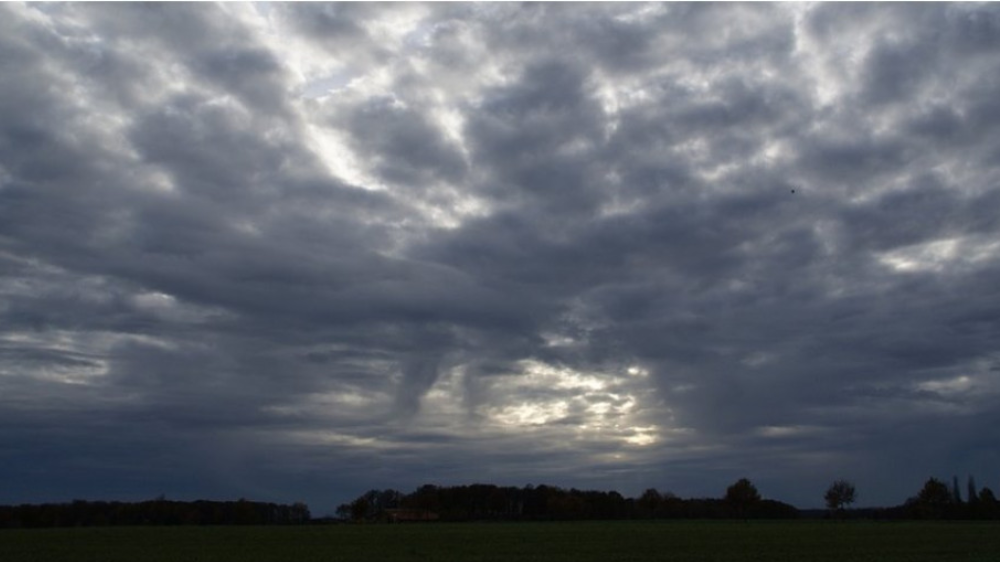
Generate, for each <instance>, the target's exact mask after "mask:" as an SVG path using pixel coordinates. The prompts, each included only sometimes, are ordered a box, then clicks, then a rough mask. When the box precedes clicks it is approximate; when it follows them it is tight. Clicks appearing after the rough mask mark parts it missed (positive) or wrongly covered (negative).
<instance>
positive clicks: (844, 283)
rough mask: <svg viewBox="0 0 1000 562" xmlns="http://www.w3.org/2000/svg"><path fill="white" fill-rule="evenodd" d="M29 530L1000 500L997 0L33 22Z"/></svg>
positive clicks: (21, 355) (25, 440) (379, 8)
mask: <svg viewBox="0 0 1000 562" xmlns="http://www.w3.org/2000/svg"><path fill="white" fill-rule="evenodd" d="M0 75H2V76H3V79H2V80H0V503H18V502H39V501H64V500H70V499H73V498H84V499H126V500H137V499H148V498H151V497H154V496H157V495H159V494H165V495H166V496H167V497H168V498H176V499H196V498H207V499H235V498H238V497H241V496H242V497H247V498H251V499H255V500H268V501H281V502H291V501H297V500H302V501H306V502H307V503H309V505H310V506H311V507H312V508H313V511H314V513H317V514H322V513H329V512H332V510H333V508H334V507H335V506H336V505H337V504H338V503H340V502H343V501H345V500H347V499H350V498H353V497H355V496H357V495H360V494H361V493H362V492H364V491H365V490H367V489H369V488H386V487H394V488H398V489H401V490H403V491H410V490H412V489H414V488H415V487H417V486H418V485H420V484H424V483H435V484H440V485H451V484H462V483H473V482H489V483H496V484H503V485H515V486H523V485H525V484H528V483H532V484H536V485H537V484H540V483H546V484H551V485H558V486H563V487H567V488H568V487H573V486H575V487H580V488H590V489H601V490H612V489H615V490H618V491H619V492H621V493H623V494H624V495H626V496H634V495H638V494H639V493H641V492H642V490H644V489H645V488H649V487H655V488H658V489H660V490H663V491H666V490H670V491H673V492H674V493H676V494H678V495H680V496H682V497H694V496H712V497H719V496H721V495H722V494H723V493H724V490H725V487H726V486H727V485H728V484H731V483H732V482H733V481H735V480H736V479H737V478H739V477H743V476H746V477H749V478H750V479H751V480H753V481H754V482H755V483H756V484H757V486H758V488H759V489H760V491H761V492H762V494H763V495H765V496H766V497H771V498H776V499H780V500H783V501H787V502H790V503H793V504H795V505H797V506H799V507H815V506H820V505H822V495H823V492H824V491H825V489H826V487H827V486H828V485H829V483H830V482H831V481H832V480H833V479H835V478H847V479H850V480H852V481H854V482H855V483H856V485H857V488H858V494H859V498H858V499H859V502H858V503H859V504H860V505H890V504H898V503H901V502H902V501H903V500H905V499H906V498H907V497H908V496H911V495H914V494H915V493H916V492H917V491H918V490H919V488H920V486H921V485H922V483H923V481H924V480H926V479H927V478H928V477H930V476H936V477H939V478H947V479H950V478H951V476H952V475H957V476H959V478H960V479H961V483H962V487H963V490H964V484H965V478H966V476H967V475H969V474H972V475H974V476H975V477H976V480H977V482H978V483H979V485H989V486H990V487H992V488H993V489H994V490H998V489H1000V448H998V443H1000V400H998V399H1000V347H998V342H1000V218H998V216H1000V128H998V125H1000V94H998V92H1000V5H997V4H986V5H972V4H881V5H880V4H861V5H859V4H850V5H846V4H825V5H815V6H813V5H802V4H743V5H722V4H698V5H686V4H665V5H661V4H651V5H649V4H579V5H573V4H530V5H517V4H454V3H450V4H434V5H423V4H393V5H387V4H382V5H377V4H336V5H334V4H327V5H324V4H295V5H285V4H258V5H251V4H224V5H211V4H168V5H151V4H141V5H140V4H118V3H116V4H48V3H46V4H31V5H27V6H25V5H20V4H3V5H0Z"/></svg>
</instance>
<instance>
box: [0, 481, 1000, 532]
mask: <svg viewBox="0 0 1000 562" xmlns="http://www.w3.org/2000/svg"><path fill="white" fill-rule="evenodd" d="M965 488H966V489H965V493H964V496H963V492H962V489H961V487H960V486H959V482H958V478H953V479H952V484H951V486H950V487H949V486H948V485H947V484H945V482H943V481H941V480H938V479H937V478H930V479H928V480H927V481H926V482H925V483H924V486H923V487H922V488H921V489H920V491H919V492H918V493H917V494H916V495H915V496H913V497H911V498H909V499H907V500H906V501H905V502H904V503H903V504H901V505H898V506H894V507H880V508H863V509H849V508H848V506H849V505H850V504H852V503H854V501H855V499H856V498H857V495H858V494H857V491H856V489H855V486H854V484H853V483H851V482H849V481H847V480H836V481H834V482H833V484H831V485H830V487H829V488H828V489H827V490H826V493H825V494H824V496H823V497H824V500H825V501H826V505H827V508H828V509H827V510H805V511H800V510H798V509H796V508H795V507H793V506H791V505H789V504H787V503H783V502H780V501H777V500H772V499H766V498H763V497H761V495H760V493H759V492H758V490H757V488H756V486H754V485H753V483H752V482H750V480H748V479H746V478H741V479H739V480H737V481H736V482H735V483H733V484H732V485H730V486H729V487H728V488H726V491H725V494H724V495H723V496H722V497H720V498H689V499H683V498H680V497H678V496H677V495H675V494H673V493H671V492H661V491H659V490H656V489H655V488H649V489H647V490H646V491H644V492H643V493H642V494H641V495H640V496H639V497H637V498H626V497H624V496H622V495H621V494H619V493H618V492H615V491H610V492H605V491H596V490H578V489H576V488H570V489H564V488H560V487H557V486H547V485H539V486H532V485H530V484H529V485H527V486H524V487H523V488H517V487H513V486H496V485H493V484H472V485H462V486H435V485H432V484H426V485H423V486H421V487H419V488H417V489H416V490H414V491H413V492H411V493H409V494H404V493H402V492H399V491H397V490H393V489H386V490H370V491H368V492H366V493H364V494H362V495H361V496H359V497H358V498H356V499H354V500H353V501H351V502H348V503H344V504H342V505H340V506H339V507H338V508H337V511H336V515H337V517H336V519H334V518H321V519H312V518H311V514H310V511H309V507H308V506H307V505H306V504H304V503H294V504H291V505H284V504H276V503H264V502H254V501H248V500H245V499H240V500H239V501H206V500H198V501H193V502H185V501H170V500H167V499H165V498H164V497H162V496H161V497H159V498H157V499H154V500H148V501H142V502H135V503H128V502H105V501H83V500H75V501H73V502H70V503H49V504H22V505H16V506H12V505H0V528H12V527H19V528H32V527H82V526H118V525H296V524H304V523H310V522H313V523H316V522H333V521H336V522H356V523H373V522H407V521H491V520H497V521H500V520H503V521H553V520H615V519H626V520H627V519H631V520H641V519H744V520H749V519H794V518H799V517H824V518H831V519H879V520H902V519H951V520H967V519H993V520H997V519H1000V501H998V500H997V498H996V496H995V494H994V493H993V491H992V490H991V489H990V488H988V487H984V488H977V487H976V484H975V480H974V479H973V478H972V477H971V476H970V477H969V479H968V482H967V485H966V487H965Z"/></svg>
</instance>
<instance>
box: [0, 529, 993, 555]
mask: <svg viewBox="0 0 1000 562" xmlns="http://www.w3.org/2000/svg"><path fill="white" fill-rule="evenodd" d="M0 560H2V561H3V562H23V561H29V560H30V561H46V562H48V561H52V562H58V561H63V560H65V561H73V562H89V561H94V562H98V561H100V562H115V561H128V562H133V561H148V562H156V561H167V560H169V561H185V562H196V561H206V562H208V561H240V562H254V561H265V560H267V561H278V560H281V561H290V562H309V561H314V560H316V561H320V560H322V561H327V562H331V561H345V562H347V561H349V562H355V561H365V562H371V561H382V560H385V561H408V560H433V561H470V562H471V561H494V560H495V561H498V562H499V561H504V562H510V561H547V562H548V561H559V560H566V561H573V562H585V561H588V560H594V561H598V560H599V561H602V562H603V561H612V560H614V561H617V560H621V561H629V560H662V561H678V562H681V561H694V560H697V561H723V560H725V561H729V560H732V561H742V560H748V561H749V560H755V561H764V560H767V561H779V560H781V561H784V560H787V561H796V562H800V561H826V560H830V561H832V560H837V561H844V560H851V561H855V560H858V561H866V560H871V561H880V562H892V561H900V562H902V561H906V562H920V561H924V560H926V561H928V562H931V561H934V562H943V561H959V560H961V561H983V562H986V561H990V562H995V561H997V560H1000V524H997V523H995V522H994V523H988V522H962V523H915V522H907V523H874V522H847V523H836V522H749V523H742V522H731V521H730V522H696V521H677V522H673V521H671V522H667V521H662V522H608V523H601V522H585V523H496V524H492V523H466V524H410V525H356V526H355V525H337V526H308V527H132V528H128V527H118V528H78V529H33V530H0Z"/></svg>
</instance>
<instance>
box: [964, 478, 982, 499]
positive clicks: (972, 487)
mask: <svg viewBox="0 0 1000 562" xmlns="http://www.w3.org/2000/svg"><path fill="white" fill-rule="evenodd" d="M965 497H966V498H968V499H967V500H966V501H968V502H969V503H976V502H977V501H978V500H979V491H978V490H977V489H976V479H975V478H973V477H972V475H971V474H970V475H969V482H968V486H967V487H966V492H965Z"/></svg>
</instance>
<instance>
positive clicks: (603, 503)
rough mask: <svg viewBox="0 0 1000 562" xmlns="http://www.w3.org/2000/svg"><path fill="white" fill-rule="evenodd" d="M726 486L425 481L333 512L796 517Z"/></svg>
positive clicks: (373, 493)
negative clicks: (708, 492)
mask: <svg viewBox="0 0 1000 562" xmlns="http://www.w3.org/2000/svg"><path fill="white" fill-rule="evenodd" d="M730 488H731V489H730V490H728V491H727V494H726V496H725V497H723V498H696V499H681V498H679V497H677V496H676V495H674V494H672V493H670V492H665V493H661V492H659V491H657V490H655V489H653V488H650V489H648V490H646V491H645V492H644V493H643V494H642V495H641V496H640V497H638V498H626V497H624V496H622V495H621V494H619V493H618V492H614V491H612V492H603V491H596V490H578V489H576V488H571V489H568V490H567V489H563V488H559V487H556V486H546V485H544V484H543V485H539V486H532V485H528V486H525V487H523V488H517V487H512V486H506V487H501V486H496V485H493V484H472V485H468V486H434V485H431V484H427V485H424V486H421V487H419V488H417V489H416V490H415V491H414V492H412V493H410V494H403V493H401V492H399V491H397V490H391V489H389V490H370V491H368V492H366V493H364V494H362V495H361V496H359V497H358V498H357V499H355V500H354V501H351V502H349V503H345V504H342V505H340V506H339V507H338V508H337V516H338V517H339V518H341V519H342V520H348V521H355V522H379V521H382V522H391V521H410V520H429V519H434V520H442V521H473V520H475V521H489V520H504V521H547V520H585V519H601V520H613V519H727V518H742V519H792V518H795V517H798V514H799V512H798V510H797V509H796V508H794V507H793V506H791V505H788V504H786V503H782V502H779V501H776V500H769V499H762V498H761V497H760V494H759V493H757V490H756V488H754V487H753V484H751V483H750V481H749V480H746V479H742V480H740V481H739V482H737V484H734V486H733V487H730ZM427 514H433V517H427V516H426V515H427ZM422 515H424V516H422Z"/></svg>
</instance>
